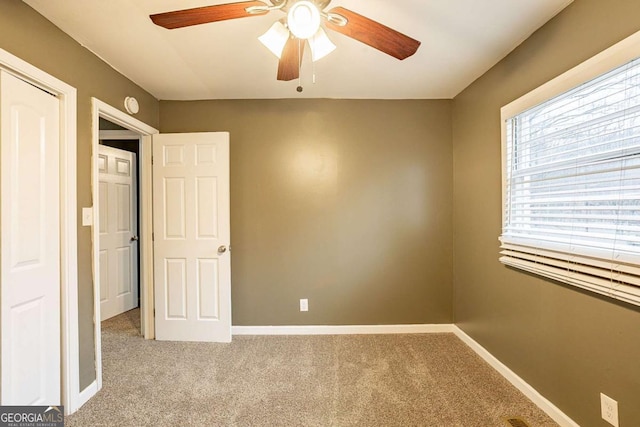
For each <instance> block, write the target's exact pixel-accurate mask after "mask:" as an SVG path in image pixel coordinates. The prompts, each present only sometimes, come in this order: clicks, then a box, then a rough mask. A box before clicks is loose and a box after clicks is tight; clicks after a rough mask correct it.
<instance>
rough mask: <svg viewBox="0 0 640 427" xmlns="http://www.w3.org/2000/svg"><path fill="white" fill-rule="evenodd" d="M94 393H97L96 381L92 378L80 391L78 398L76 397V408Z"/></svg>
mask: <svg viewBox="0 0 640 427" xmlns="http://www.w3.org/2000/svg"><path fill="white" fill-rule="evenodd" d="M96 393H98V381H95V380H94V381H93V382H92V383H91V384H89V385H88V386H87V388H85V389H84V390H82V391H81V392H80V398H79V399H78V400H79V401H78V408H77V409H80V408H81V407H82V405H84V404H85V403H87V402H88V401H89V399H91V398H92V397H93V396H95V395H96Z"/></svg>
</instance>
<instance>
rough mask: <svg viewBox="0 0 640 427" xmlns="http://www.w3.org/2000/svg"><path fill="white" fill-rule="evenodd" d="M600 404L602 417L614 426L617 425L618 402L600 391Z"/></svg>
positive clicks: (616, 426)
mask: <svg viewBox="0 0 640 427" xmlns="http://www.w3.org/2000/svg"><path fill="white" fill-rule="evenodd" d="M600 406H601V409H602V419H603V420H605V421H608V422H609V424H611V425H612V426H614V427H619V424H618V423H619V421H618V402H616V401H615V400H613V399H612V398H610V397H609V396H607V395H606V394H602V393H600Z"/></svg>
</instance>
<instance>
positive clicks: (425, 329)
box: [231, 324, 455, 335]
mask: <svg viewBox="0 0 640 427" xmlns="http://www.w3.org/2000/svg"><path fill="white" fill-rule="evenodd" d="M454 328H455V327H454V325H451V324H442V325H420V324H419V325H313V326H232V327H231V334H232V335H365V334H433V333H447V332H454Z"/></svg>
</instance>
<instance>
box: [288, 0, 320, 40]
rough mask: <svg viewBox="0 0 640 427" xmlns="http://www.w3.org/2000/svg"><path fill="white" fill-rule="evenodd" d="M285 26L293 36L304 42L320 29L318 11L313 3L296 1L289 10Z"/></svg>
mask: <svg viewBox="0 0 640 427" xmlns="http://www.w3.org/2000/svg"><path fill="white" fill-rule="evenodd" d="M287 25H288V26H289V29H290V30H291V32H292V33H293V35H294V36H296V37H297V38H299V39H303V40H306V39H308V38H310V37H313V35H314V34H316V33H317V32H318V29H319V28H320V11H319V10H318V8H317V6H316V5H315V4H313V2H310V1H308V0H301V1H298V2H296V3H295V4H294V5H293V6H291V8H290V9H289V13H288V14H287Z"/></svg>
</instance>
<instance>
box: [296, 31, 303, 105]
mask: <svg viewBox="0 0 640 427" xmlns="http://www.w3.org/2000/svg"><path fill="white" fill-rule="evenodd" d="M301 51H302V40H300V39H298V87H297V88H296V90H297V91H298V92H300V93H302V91H303V90H304V89H303V88H302V58H301V57H300V52H301Z"/></svg>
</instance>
